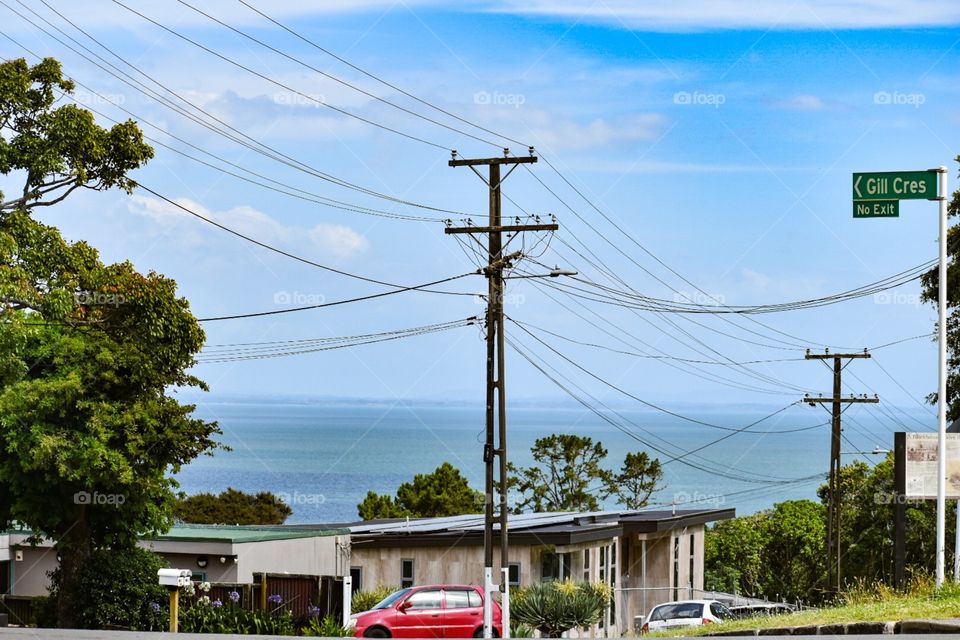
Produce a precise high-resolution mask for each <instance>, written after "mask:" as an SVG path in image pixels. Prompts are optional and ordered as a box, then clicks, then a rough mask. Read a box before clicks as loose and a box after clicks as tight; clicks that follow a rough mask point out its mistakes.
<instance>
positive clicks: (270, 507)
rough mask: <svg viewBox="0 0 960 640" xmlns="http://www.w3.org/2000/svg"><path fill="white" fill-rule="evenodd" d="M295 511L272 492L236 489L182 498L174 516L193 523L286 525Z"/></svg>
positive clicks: (178, 519)
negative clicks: (252, 492)
mask: <svg viewBox="0 0 960 640" xmlns="http://www.w3.org/2000/svg"><path fill="white" fill-rule="evenodd" d="M292 514H293V509H291V508H290V507H289V506H288V505H287V504H286V503H285V502H284V501H283V500H281V499H280V497H279V496H276V495H274V494H272V493H270V492H269V491H260V492H259V493H257V494H251V493H244V492H243V491H237V490H236V489H233V488H227V490H226V491H222V492H221V493H220V494H219V495H214V494H212V493H198V494H196V495H192V496H188V497H186V498H179V499H178V500H177V503H176V504H175V505H174V507H173V517H174V519H175V520H177V521H179V522H185V523H189V524H283V523H284V522H285V521H286V519H287V518H289V517H290V516H291V515H292Z"/></svg>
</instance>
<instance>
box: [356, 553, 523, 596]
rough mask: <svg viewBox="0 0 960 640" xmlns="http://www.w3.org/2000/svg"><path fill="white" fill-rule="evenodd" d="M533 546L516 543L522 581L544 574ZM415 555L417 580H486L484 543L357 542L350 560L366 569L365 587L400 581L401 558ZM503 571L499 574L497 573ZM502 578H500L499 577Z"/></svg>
mask: <svg viewBox="0 0 960 640" xmlns="http://www.w3.org/2000/svg"><path fill="white" fill-rule="evenodd" d="M494 551H495V554H494V571H495V572H496V571H499V568H500V562H499V558H500V549H499V548H497V549H495V550H494ZM538 557H539V556H537V555H535V554H534V553H533V551H532V549H531V547H529V546H526V547H518V546H512V545H511V549H510V562H519V563H520V584H521V585H527V584H530V583H531V582H532V581H533V580H538V579H539V578H540V573H539V571H540V565H539V562H535V560H536V559H537V558H538ZM407 558H409V559H412V560H413V565H414V583H415V584H483V547H482V546H469V547H453V548H445V547H392V548H388V549H377V548H371V547H369V546H364V545H363V544H355V545H354V546H353V548H352V550H351V560H350V564H351V566H354V567H360V568H361V571H362V577H361V580H362V582H361V588H362V589H363V590H369V589H373V588H375V587H377V586H378V585H385V586H391V587H392V586H398V585H399V584H400V561H401V560H403V559H407ZM497 575H499V574H497ZM495 580H496V581H497V582H499V578H495Z"/></svg>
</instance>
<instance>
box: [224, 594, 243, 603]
mask: <svg viewBox="0 0 960 640" xmlns="http://www.w3.org/2000/svg"><path fill="white" fill-rule="evenodd" d="M227 595H228V596H229V597H230V602H233V603H234V604H236V603H238V602H240V594H239V593H237V592H236V591H231V592H230V593H228V594H227Z"/></svg>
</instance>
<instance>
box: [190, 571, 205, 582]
mask: <svg viewBox="0 0 960 640" xmlns="http://www.w3.org/2000/svg"><path fill="white" fill-rule="evenodd" d="M190 579H191V580H193V581H194V582H206V581H207V572H206V571H194V572H193V575H192V576H190Z"/></svg>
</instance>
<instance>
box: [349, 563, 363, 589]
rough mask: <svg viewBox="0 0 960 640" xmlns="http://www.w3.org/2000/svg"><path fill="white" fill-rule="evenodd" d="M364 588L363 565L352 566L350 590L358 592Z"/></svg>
mask: <svg viewBox="0 0 960 640" xmlns="http://www.w3.org/2000/svg"><path fill="white" fill-rule="evenodd" d="M362 588H363V567H350V590H351V593H356V592H357V591H360V590H361V589H362Z"/></svg>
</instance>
